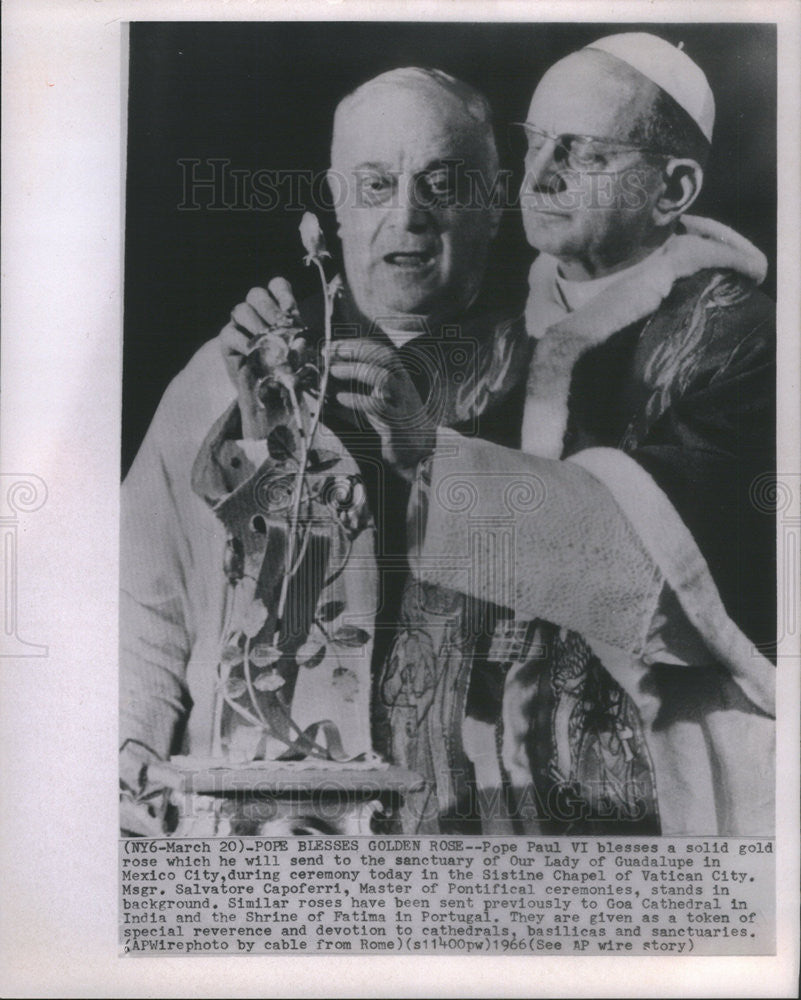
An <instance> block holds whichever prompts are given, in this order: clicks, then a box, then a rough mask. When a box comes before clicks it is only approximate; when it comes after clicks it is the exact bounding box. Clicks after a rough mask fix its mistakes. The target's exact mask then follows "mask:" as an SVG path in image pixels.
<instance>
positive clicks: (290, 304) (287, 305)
mask: <svg viewBox="0 0 801 1000" xmlns="http://www.w3.org/2000/svg"><path fill="white" fill-rule="evenodd" d="M267 290H268V291H269V292H270V294H271V295H272V297H273V298H274V299H275V301H276V302H277V303H278V308H279V309H280V310H282V311H283V312H285V313H287V314H288V315H290V316H292V317H294V318H297V316H298V315H299V311H298V304H297V302H296V301H295V296H294V295H293V294H292V286H291V285H290V284H289V282H288V281H287V280H286V278H281V277H278V278H273V280H272V281H271V282H270V284H269V285H268V286H267Z"/></svg>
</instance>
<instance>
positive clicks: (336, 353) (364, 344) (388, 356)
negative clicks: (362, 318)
mask: <svg viewBox="0 0 801 1000" xmlns="http://www.w3.org/2000/svg"><path fill="white" fill-rule="evenodd" d="M331 361H332V362H334V361H361V362H367V363H369V364H374V365H381V366H382V367H384V368H388V369H397V367H398V365H399V361H398V358H397V356H396V354H395V352H394V351H393V350H392V349H391V348H389V347H387V346H386V345H385V344H379V343H376V341H374V340H366V339H365V340H361V339H356V338H353V339H348V340H337V341H335V342H334V343H333V344H332V345H331Z"/></svg>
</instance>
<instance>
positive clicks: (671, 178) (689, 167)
mask: <svg viewBox="0 0 801 1000" xmlns="http://www.w3.org/2000/svg"><path fill="white" fill-rule="evenodd" d="M703 183H704V171H703V168H702V167H701V164H700V163H698V162H697V161H696V160H690V159H684V160H681V159H677V158H671V159H670V160H668V162H667V163H666V164H665V167H664V169H663V171H662V191H661V192H660V193H659V196H658V197H657V199H656V203H655V204H654V210H653V212H654V222H655V223H656V224H657V225H658V226H669V225H671V223H673V222H675V221H676V219H678V218H679V216H681V215H683V214H684V213H685V212H686V211H687V210H688V209H689V207H690V206H691V205H692V203H693V202H694V201H695V199H696V198H697V197H698V195H699V194H700V193H701V187H702V186H703Z"/></svg>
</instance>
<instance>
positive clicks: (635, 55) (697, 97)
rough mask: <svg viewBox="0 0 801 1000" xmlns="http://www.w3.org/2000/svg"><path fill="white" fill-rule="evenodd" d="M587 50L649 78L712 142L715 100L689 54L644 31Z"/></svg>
mask: <svg viewBox="0 0 801 1000" xmlns="http://www.w3.org/2000/svg"><path fill="white" fill-rule="evenodd" d="M586 48H588V49H600V51H601V52H606V53H607V54H608V55H610V56H614V57H615V59H620V60H621V62H624V63H628V65H629V66H631V67H632V68H633V69H636V70H637V72H638V73H642V75H643V76H645V77H648V79H649V80H652V81H653V82H654V83H655V84H656V85H657V86H658V87H661V88H662V90H664V91H665V93H667V94H670V96H671V97H672V98H673V100H674V101H675V102H676V103H677V104H679V105H680V106H681V107H682V108H684V110H685V111H686V112H687V114H688V115H689V116H690V117H691V118H692V119H693V121H694V122H695V123H696V124H697V125H698V127H699V128H700V129H701V131H702V132H703V134H704V135H705V136H706V138H707V139H708V140H709V142H712V128H713V126H714V124H715V98H714V96H713V94H712V88H711V87H710V86H709V82H708V81H707V78H706V76H705V74H704V71H703V70H702V69H701V67H700V66H698V65H697V64H696V63H694V62H693V61H692V59H690V57H689V56H688V55H687V53H686V52H682V50H681V49H679V48H677V47H676V46H675V45H671V44H670V42H666V41H665V40H664V39H663V38H658V37H657V36H656V35H649V34H647V33H646V32H644V31H629V32H625V33H624V34H620V35H607V36H606V38H599V39H598V41H597V42H591V43H590V44H589V45H587V46H586Z"/></svg>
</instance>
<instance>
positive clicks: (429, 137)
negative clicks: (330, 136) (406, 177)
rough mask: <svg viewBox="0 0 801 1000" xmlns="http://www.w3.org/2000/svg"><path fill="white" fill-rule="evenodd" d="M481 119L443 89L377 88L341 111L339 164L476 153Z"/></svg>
mask: <svg viewBox="0 0 801 1000" xmlns="http://www.w3.org/2000/svg"><path fill="white" fill-rule="evenodd" d="M477 132H478V125H477V123H476V122H475V121H474V120H472V119H470V117H469V116H468V115H467V113H466V112H465V110H464V108H463V107H462V106H461V105H460V104H459V102H458V101H457V100H455V99H454V98H453V97H451V96H450V95H448V94H447V93H445V92H443V91H442V90H439V89H437V88H433V87H430V88H426V87H408V86H403V87H399V86H392V85H384V86H376V87H374V88H372V89H371V90H369V91H367V92H366V93H364V94H361V95H359V97H358V99H356V100H352V101H350V102H349V103H348V104H347V105H346V106H345V107H343V108H342V109H341V111H340V113H339V114H338V115H337V118H336V123H335V128H334V140H333V148H332V163H333V165H335V166H336V165H340V166H344V165H357V164H361V163H387V164H389V165H393V164H397V165H400V164H399V163H398V161H399V160H400V161H406V160H413V161H415V163H417V161H420V163H419V165H421V166H422V165H424V163H423V161H429V160H436V159H445V158H448V157H458V156H467V155H470V153H471V150H472V148H473V147H476V146H477V143H476V137H477Z"/></svg>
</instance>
